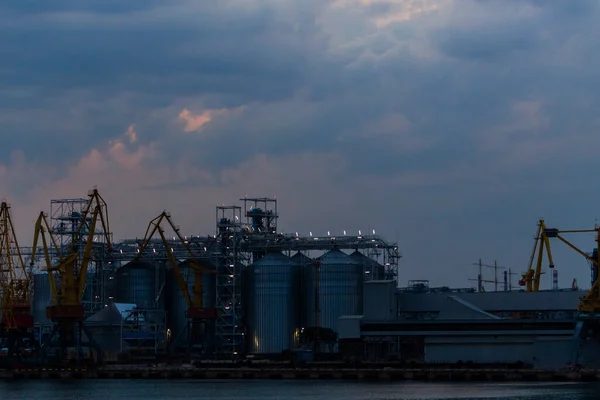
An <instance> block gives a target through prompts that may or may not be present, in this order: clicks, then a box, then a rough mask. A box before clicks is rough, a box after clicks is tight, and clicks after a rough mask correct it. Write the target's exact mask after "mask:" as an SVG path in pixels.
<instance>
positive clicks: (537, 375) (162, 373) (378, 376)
mask: <svg viewBox="0 0 600 400" xmlns="http://www.w3.org/2000/svg"><path fill="white" fill-rule="evenodd" d="M0 379H2V380H16V379H67V380H68V379H157V380H175V379H186V380H194V379H197V380H338V381H339V380H342V381H382V382H401V381H405V382H411V381H412V382H460V381H472V382H477V381H479V382H594V381H596V382H597V381H600V370H579V371H562V370H561V371H546V370H531V369H526V370H507V369H433V368H432V369H429V368H417V369H399V368H398V369H394V368H385V369H373V368H370V369H349V368H335V369H327V368H318V369H317V368H297V369H291V368H251V367H250V368H249V367H239V368H177V367H125V368H123V367H104V368H97V369H84V368H24V369H15V370H1V371H0Z"/></svg>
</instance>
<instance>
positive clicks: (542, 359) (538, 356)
mask: <svg viewBox="0 0 600 400" xmlns="http://www.w3.org/2000/svg"><path fill="white" fill-rule="evenodd" d="M572 353H573V338H572V337H563V338H542V337H540V338H536V340H535V342H534V343H533V366H534V367H535V368H540V369H556V368H563V367H564V366H565V365H567V364H569V363H570V362H571V355H572Z"/></svg>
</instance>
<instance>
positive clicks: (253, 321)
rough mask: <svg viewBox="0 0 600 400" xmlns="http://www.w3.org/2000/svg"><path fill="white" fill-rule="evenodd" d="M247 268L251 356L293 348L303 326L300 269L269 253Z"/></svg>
mask: <svg viewBox="0 0 600 400" xmlns="http://www.w3.org/2000/svg"><path fill="white" fill-rule="evenodd" d="M248 268H249V269H248V273H247V274H246V277H247V281H246V282H245V283H246V284H247V287H248V294H247V299H248V302H249V304H248V307H247V311H248V318H247V323H248V353H250V354H277V353H281V352H282V351H283V350H288V349H291V348H292V347H293V344H294V336H295V334H296V333H297V330H298V329H299V327H300V326H299V325H300V301H299V299H300V284H301V269H300V266H299V265H298V264H296V263H294V262H293V261H292V260H291V259H290V258H289V257H286V256H285V255H283V254H281V253H269V254H267V255H266V256H264V257H262V258H261V259H260V260H258V261H256V262H255V263H253V264H252V265H251V266H250V267H248Z"/></svg>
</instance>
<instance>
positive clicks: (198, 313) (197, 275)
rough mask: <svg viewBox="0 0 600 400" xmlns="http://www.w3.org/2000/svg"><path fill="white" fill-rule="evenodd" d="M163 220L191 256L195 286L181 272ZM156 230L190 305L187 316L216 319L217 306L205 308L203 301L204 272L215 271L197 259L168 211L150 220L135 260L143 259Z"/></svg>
mask: <svg viewBox="0 0 600 400" xmlns="http://www.w3.org/2000/svg"><path fill="white" fill-rule="evenodd" d="M163 221H166V222H167V224H169V226H170V227H171V229H173V232H175V235H176V236H177V239H178V240H179V242H180V243H181V245H182V246H183V248H184V249H185V250H186V252H187V254H188V256H189V259H188V264H189V266H190V268H192V270H193V271H194V274H193V278H194V281H193V286H192V285H191V284H190V282H189V281H186V280H185V279H184V277H183V275H182V274H181V269H180V268H179V265H178V263H177V260H176V259H175V256H174V255H173V251H172V249H171V245H170V244H169V242H168V240H167V237H166V236H165V230H164V229H163V227H162V225H161V224H162V222H163ZM156 232H158V234H159V236H160V238H161V240H162V243H163V246H164V248H165V252H166V253H167V258H168V260H169V263H170V264H171V266H172V267H173V271H174V273H175V278H176V279H177V282H178V284H179V288H180V289H181V292H182V294H183V297H184V298H185V301H186V303H187V305H188V310H187V313H186V316H187V318H189V319H191V320H203V319H215V318H216V317H217V313H216V309H215V308H204V307H203V302H202V295H203V293H202V278H203V274H206V273H208V274H214V273H215V271H213V270H211V269H209V268H205V267H204V266H202V264H201V263H200V262H199V261H198V260H197V258H196V256H195V255H194V253H193V252H192V250H191V249H190V247H189V245H188V244H187V242H186V240H185V239H184V238H183V237H182V236H181V233H179V228H178V227H177V226H175V224H174V223H173V221H172V219H171V215H170V214H169V213H168V212H166V211H163V212H162V213H161V214H160V215H159V216H158V217H156V218H154V219H153V220H152V221H150V223H149V224H148V228H147V229H146V234H145V235H144V240H143V242H142V245H141V247H140V248H139V252H138V254H137V256H136V258H135V261H139V260H141V258H142V255H143V253H144V250H145V249H146V247H147V246H148V244H149V243H150V241H151V240H152V237H153V236H154V234H156ZM190 286H192V290H191V293H190Z"/></svg>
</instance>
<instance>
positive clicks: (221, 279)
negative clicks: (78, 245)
mask: <svg viewBox="0 0 600 400" xmlns="http://www.w3.org/2000/svg"><path fill="white" fill-rule="evenodd" d="M82 200H85V199H62V200H52V202H51V206H52V212H51V217H52V218H51V221H52V224H51V229H50V230H51V231H52V233H53V235H54V237H55V238H56V241H57V243H60V244H58V245H57V247H59V248H61V249H62V251H63V252H67V250H68V248H69V244H70V243H71V240H72V233H73V232H76V230H77V229H78V225H77V224H78V220H77V216H79V218H80V215H81V211H82V203H81V202H82ZM85 201H87V200H85ZM241 201H242V202H243V206H235V205H231V206H226V205H221V206H218V207H216V232H215V234H214V235H210V236H194V235H192V236H183V239H184V240H183V241H182V240H180V238H178V237H177V236H173V237H165V239H166V240H164V241H163V239H162V238H152V239H150V240H148V241H147V243H146V244H145V251H143V254H140V252H141V250H142V248H143V247H144V239H142V238H135V239H126V240H121V241H119V242H116V243H111V245H112V253H111V255H110V259H106V258H103V257H105V256H104V254H105V252H104V251H103V245H104V242H106V239H105V236H104V232H102V230H101V229H99V228H100V227H99V226H97V227H96V231H95V236H97V238H96V237H94V243H95V246H94V249H96V252H95V253H94V254H93V256H92V260H91V262H90V267H89V268H90V269H89V272H90V274H89V275H88V277H87V280H86V283H87V284H86V292H87V293H93V295H91V296H90V295H87V293H86V297H85V298H84V302H85V304H86V312H89V313H90V314H91V313H93V312H94V311H98V310H99V309H101V308H102V307H104V305H105V304H108V303H110V302H112V299H113V295H112V291H111V290H110V286H109V283H111V282H114V279H110V278H111V277H112V276H113V275H112V274H114V272H115V270H116V268H117V266H119V265H121V264H123V263H127V262H130V261H132V260H134V259H140V260H149V261H165V262H166V261H168V260H169V258H170V256H169V254H171V255H172V257H173V258H174V259H175V260H177V261H179V262H182V261H184V260H187V259H189V258H190V252H191V253H192V254H193V256H194V257H195V258H196V260H198V261H199V262H201V261H203V260H210V261H211V263H213V264H214V265H216V267H217V288H216V289H217V290H216V293H217V294H216V303H215V304H216V311H217V319H216V321H215V325H216V332H215V333H216V335H217V338H218V340H219V342H218V343H217V345H218V347H217V349H218V351H219V353H221V354H222V355H223V356H229V357H231V356H232V355H233V356H235V355H236V354H242V353H243V352H244V329H245V328H244V316H243V314H242V279H241V274H242V270H243V268H244V267H245V266H247V265H250V263H252V262H253V261H256V260H257V259H259V258H260V257H262V255H264V254H266V253H267V252H273V251H280V252H282V253H284V254H288V255H292V253H293V252H296V251H300V252H302V253H304V254H306V255H307V256H309V257H311V256H315V255H318V254H319V253H321V252H326V251H329V250H333V249H339V250H350V251H353V250H360V251H362V252H363V253H364V254H365V255H367V256H369V257H370V258H372V259H373V260H375V261H377V262H379V263H380V264H381V265H384V267H385V271H386V274H385V278H386V279H396V278H397V275H398V264H399V260H400V259H401V257H402V255H401V254H400V252H399V251H398V247H397V245H396V244H395V243H390V242H387V241H386V240H384V239H383V238H382V237H381V236H378V235H375V234H374V232H373V234H371V235H363V234H361V233H360V231H359V235H354V236H349V235H346V234H345V232H344V234H343V235H339V236H336V235H330V234H329V233H328V235H327V236H312V234H311V236H308V237H306V236H300V235H298V234H283V233H277V221H278V214H277V199H276V198H266V197H259V198H248V197H245V198H243V199H241ZM108 237H109V238H110V237H111V236H110V235H109V236H108ZM146 239H148V238H146ZM50 250H51V254H50V257H51V258H52V260H53V263H54V262H56V261H57V260H58V257H57V255H56V254H55V253H54V252H52V250H53V249H50ZM23 254H24V255H25V258H26V260H28V261H29V263H31V265H34V264H38V263H39V264H40V265H41V264H45V262H44V260H40V259H39V258H40V254H41V253H40V252H39V251H38V252H36V254H35V256H33V257H32V254H34V252H33V249H32V248H25V249H24V250H23ZM312 258H314V257H312ZM29 263H28V264H29ZM102 276H104V279H101V277H102ZM97 296H100V297H99V298H98V297H97Z"/></svg>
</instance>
